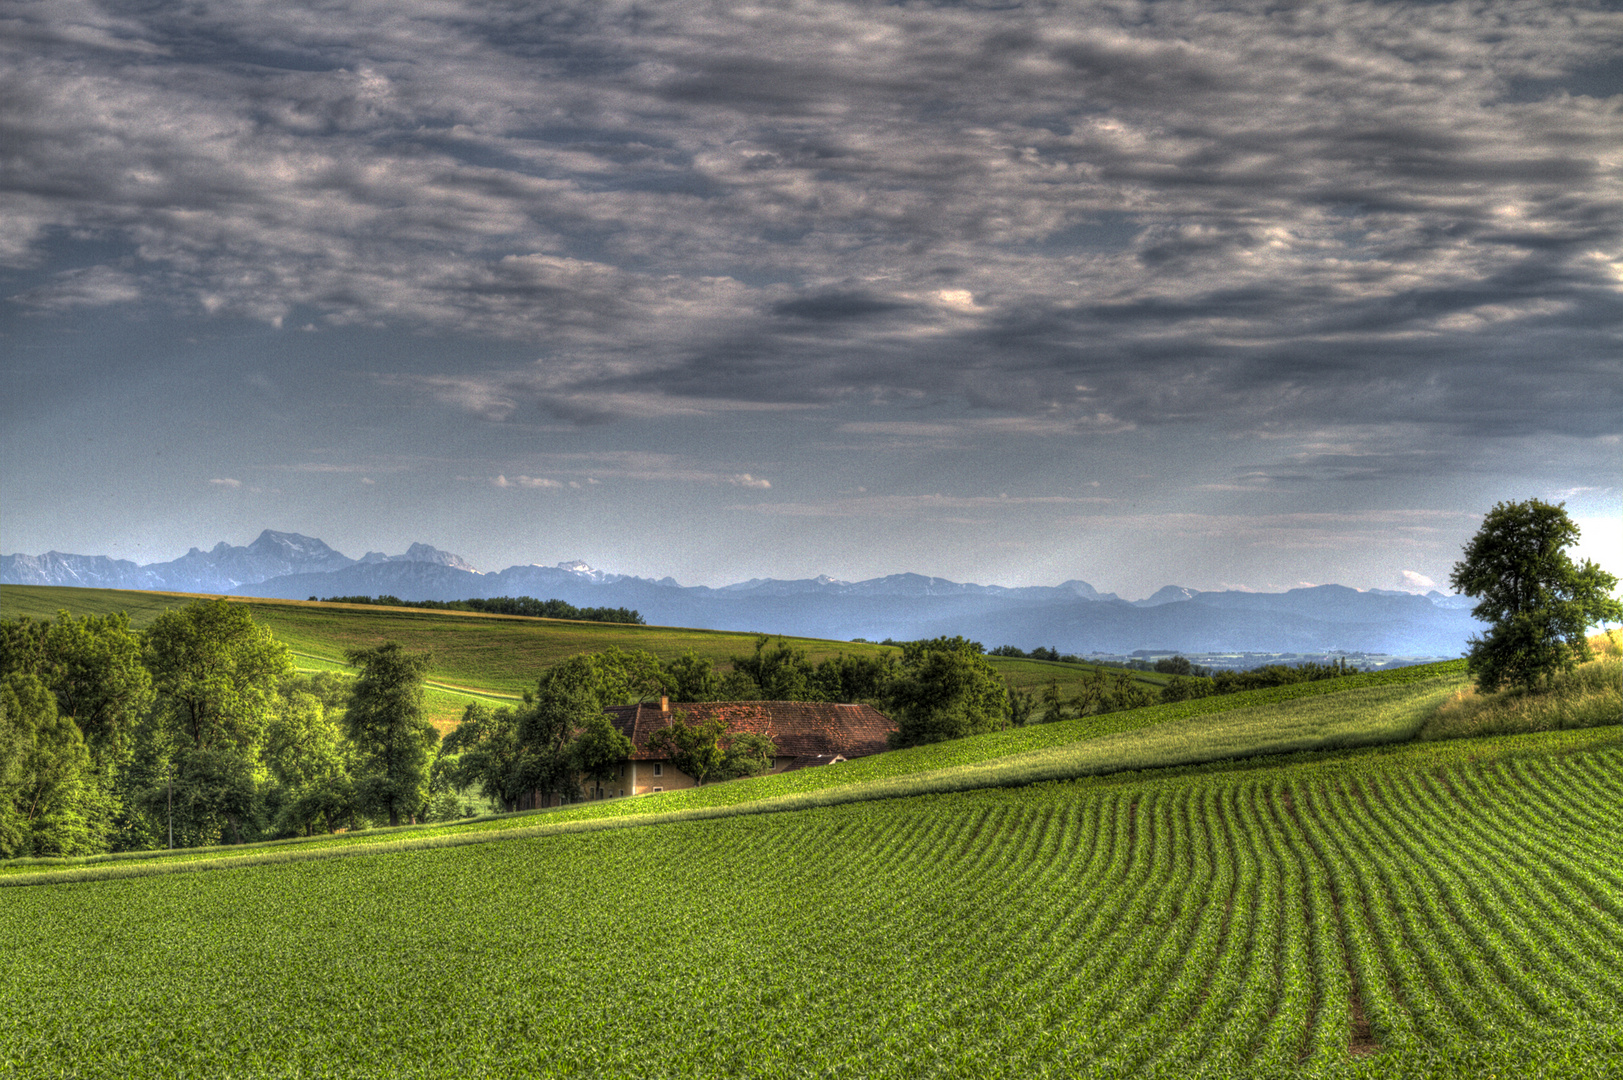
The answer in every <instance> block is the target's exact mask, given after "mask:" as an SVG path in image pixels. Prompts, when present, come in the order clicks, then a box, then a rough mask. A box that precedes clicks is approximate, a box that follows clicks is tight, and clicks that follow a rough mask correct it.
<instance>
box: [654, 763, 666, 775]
mask: <svg viewBox="0 0 1623 1080" xmlns="http://www.w3.org/2000/svg"><path fill="white" fill-rule="evenodd" d="M654 775H655V776H664V775H665V764H664V762H660V761H656V762H654Z"/></svg>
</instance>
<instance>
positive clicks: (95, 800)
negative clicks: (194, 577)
mask: <svg viewBox="0 0 1623 1080" xmlns="http://www.w3.org/2000/svg"><path fill="white" fill-rule="evenodd" d="M6 674H31V675H34V676H36V677H38V678H39V679H40V680H41V681H42V682H43V683H44V684H45V685H46V686H47V687H48V688H49V689H50V691H51V693H52V694H53V695H54V696H55V697H56V705H57V710H58V712H59V713H60V714H61V716H63V717H64V718H66V719H68V720H71V721H72V722H73V724H74V725H75V726H76V727H77V728H78V729H79V732H80V734H81V735H82V736H83V737H84V744H85V749H86V750H87V751H89V753H90V762H91V772H90V774H89V775H88V776H87V778H86V784H87V796H86V798H87V801H86V803H85V808H86V809H85V812H86V814H87V815H88V824H89V828H90V831H91V833H92V834H94V835H95V836H96V837H98V840H97V845H98V846H101V847H105V846H106V845H107V844H108V843H109V842H110V843H111V844H113V845H115V846H118V847H130V846H141V842H142V840H144V839H145V835H144V834H145V832H146V830H145V829H144V828H142V827H141V822H140V814H139V811H138V810H137V808H136V805H135V804H138V803H139V796H140V790H141V781H142V777H141V776H140V775H139V773H138V772H136V771H132V770H131V769H130V764H131V758H132V755H133V751H134V747H135V742H136V731H137V728H138V726H139V724H140V723H141V721H142V719H143V718H144V717H145V716H146V715H147V713H148V711H149V709H150V707H151V705H152V676H151V673H149V672H148V671H147V669H146V666H145V665H144V664H143V663H142V643H141V636H140V635H139V634H138V633H136V632H135V631H134V630H132V629H131V628H130V624H129V618H128V617H127V616H125V615H124V614H123V613H122V612H120V613H119V614H116V615H99V616H97V615H90V616H83V617H80V618H73V617H72V616H70V615H69V614H68V613H67V612H66V611H59V612H57V616H56V621H55V622H34V621H32V620H31V619H29V618H28V617H26V616H23V617H20V618H19V619H17V621H16V622H7V623H0V675H6Z"/></svg>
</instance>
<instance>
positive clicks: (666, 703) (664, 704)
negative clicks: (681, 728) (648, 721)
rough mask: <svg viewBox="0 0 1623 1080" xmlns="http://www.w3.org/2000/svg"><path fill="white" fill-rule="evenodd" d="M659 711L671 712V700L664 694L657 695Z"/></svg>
mask: <svg viewBox="0 0 1623 1080" xmlns="http://www.w3.org/2000/svg"><path fill="white" fill-rule="evenodd" d="M659 711H660V712H670V711H671V699H670V698H668V697H666V696H665V695H664V694H661V695H659Z"/></svg>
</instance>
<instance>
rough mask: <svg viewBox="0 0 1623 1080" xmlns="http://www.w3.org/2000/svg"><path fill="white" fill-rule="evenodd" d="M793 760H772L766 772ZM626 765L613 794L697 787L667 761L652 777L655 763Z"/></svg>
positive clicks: (779, 769) (641, 762) (633, 793)
mask: <svg viewBox="0 0 1623 1080" xmlns="http://www.w3.org/2000/svg"><path fill="white" fill-rule="evenodd" d="M793 760H794V758H792V757H778V758H773V759H772V768H771V769H770V770H768V772H782V771H783V769H784V768H785V767H786V766H787V765H788V764H789V763H790V762H791V761H793ZM628 764H629V765H630V766H631V768H628V769H626V770H625V771H624V776H625V781H624V782H623V783H622V782H620V781H616V782H615V783H614V785H613V788H614V791H615V792H619V790H620V789H621V788H622V787H623V788H624V789H625V793H626V794H627V795H648V794H651V793H652V792H653V790H654V789H655V788H656V787H657V788H659V789H660V790H661V791H683V790H686V789H687V788H691V787H698V786H699V785H698V784H696V783H694V782H693V777H691V776H689V775H688V774H687V773H685V772H683V771H682V770H681V769H678V768H677V767H676V766H674V765H672V764H671V763H670V762H668V761H662V762H659V763H658V764H659V765H660V766H661V767H662V768H661V770H660V771H661V773H662V775H660V776H655V775H654V764H655V763H654V762H652V761H633V762H629V763H628ZM603 786H604V788H605V789H606V788H608V787H609V786H610V785H608V784H605V785H603ZM611 797H617V796H611Z"/></svg>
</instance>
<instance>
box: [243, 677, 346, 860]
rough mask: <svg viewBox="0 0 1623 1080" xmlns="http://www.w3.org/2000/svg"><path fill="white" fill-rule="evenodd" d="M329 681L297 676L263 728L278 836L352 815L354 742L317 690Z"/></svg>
mask: <svg viewBox="0 0 1623 1080" xmlns="http://www.w3.org/2000/svg"><path fill="white" fill-rule="evenodd" d="M322 674H323V675H325V674H328V673H326V672H323V673H322ZM325 683H326V680H322V682H321V683H317V682H315V681H314V680H312V679H311V678H309V677H308V676H300V677H299V678H298V679H295V680H293V681H292V682H291V683H290V684H289V685H288V686H287V687H286V688H285V693H284V697H283V699H282V702H281V705H280V707H279V708H278V709H277V711H276V715H275V716H274V717H273V718H272V719H271V721H270V724H269V726H268V727H267V728H266V731H265V745H264V748H263V750H262V751H261V760H262V761H263V762H264V764H265V767H266V768H267V769H268V770H269V771H270V774H271V778H272V781H273V783H272V785H271V789H270V793H269V795H268V796H267V801H268V802H269V803H270V804H271V805H270V807H269V809H270V811H271V813H272V815H273V817H274V831H275V832H276V834H277V835H279V836H297V835H304V836H309V835H310V834H311V833H312V832H314V830H315V827H316V825H317V823H318V822H319V823H321V824H323V825H324V826H325V828H326V831H328V832H332V831H333V830H334V829H336V828H337V827H338V824H339V822H344V823H346V824H349V823H351V822H352V821H353V819H354V811H355V809H356V806H355V789H354V784H353V782H352V780H351V778H350V770H351V767H352V765H353V758H354V745H353V744H352V743H351V742H350V741H349V740H348V739H346V738H344V735H343V731H342V730H341V729H340V726H339V724H338V723H337V720H336V717H335V715H334V714H335V713H338V712H339V709H336V708H332V707H330V706H329V705H328V704H327V702H325V701H323V699H322V697H321V696H318V692H319V690H320V689H321V687H322V685H323V684H325ZM312 691H317V692H312ZM346 696H347V695H346Z"/></svg>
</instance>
